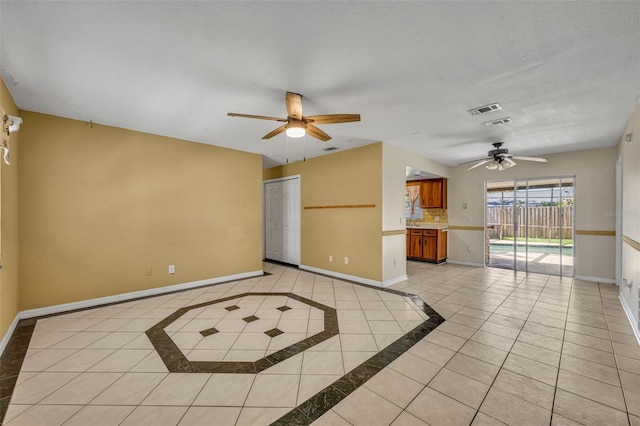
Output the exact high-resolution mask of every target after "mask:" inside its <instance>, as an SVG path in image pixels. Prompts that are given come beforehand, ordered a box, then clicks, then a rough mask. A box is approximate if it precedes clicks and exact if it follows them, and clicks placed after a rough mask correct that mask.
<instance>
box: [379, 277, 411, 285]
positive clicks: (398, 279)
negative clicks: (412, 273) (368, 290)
mask: <svg viewBox="0 0 640 426" xmlns="http://www.w3.org/2000/svg"><path fill="white" fill-rule="evenodd" d="M408 279H409V277H407V274H404V275H400V276H399V277H395V278H391V279H390V280H385V281H383V282H382V287H389V286H391V285H394V284H398V283H400V282H402V281H406V280H408Z"/></svg>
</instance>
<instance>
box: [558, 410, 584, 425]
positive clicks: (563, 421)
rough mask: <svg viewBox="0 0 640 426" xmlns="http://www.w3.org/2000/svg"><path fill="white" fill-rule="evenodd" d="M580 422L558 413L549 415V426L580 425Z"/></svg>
mask: <svg viewBox="0 0 640 426" xmlns="http://www.w3.org/2000/svg"><path fill="white" fill-rule="evenodd" d="M580 425H582V423H578V422H574V421H573V420H571V419H568V418H566V417H564V416H561V415H560V414H558V413H553V414H552V415H551V426H580Z"/></svg>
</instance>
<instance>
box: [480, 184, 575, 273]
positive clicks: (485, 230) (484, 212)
mask: <svg viewBox="0 0 640 426" xmlns="http://www.w3.org/2000/svg"><path fill="white" fill-rule="evenodd" d="M545 179H558V182H559V184H560V191H562V187H563V184H564V180H565V179H571V180H572V181H573V217H572V221H571V224H572V228H573V229H572V232H571V234H572V235H573V248H572V256H573V275H572V277H575V276H576V267H577V261H576V260H577V259H576V204H577V191H576V187H577V178H576V175H568V174H567V175H556V176H536V177H526V178H509V179H487V180H485V181H484V208H483V215H484V239H485V244H483V248H484V256H483V260H484V263H485V267H486V266H489V265H490V260H491V259H490V253H487V250H488V248H489V244H488V242H487V240H488V238H487V235H488V233H487V231H488V228H487V193H488V189H489V184H491V183H495V182H503V183H508V182H512V183H513V205H514V206H515V204H516V201H517V194H516V183H517V182H525V183H526V190H527V200H528V193H529V182H530V181H535V180H545ZM514 214H515V208H514ZM528 219H529V218H528V214H527V219H526V221H527V224H526V228H525V229H526V231H525V232H526V235H527V236H526V239H527V240H528V238H529V237H528V221H529V220H528ZM514 227H515V218H514ZM515 235H516V230H515V229H514V239H513V246H514V248H513V250H514V251H513V271H518V269H517V267H516V264H517V249H516V245H517V244H516V243H517V241H516V240H517V238H516V237H515ZM525 247H526V249H525V250H526V251H525V253H527V252H528V247H527V246H525ZM488 254H489V255H488ZM560 254H561V255H560V265H559V266H560V274H559V276H563V275H562V248H560ZM528 266H529V265H528V261H526V262H525V270H524V271H522V270H521V272H529V270H528V269H529V268H528Z"/></svg>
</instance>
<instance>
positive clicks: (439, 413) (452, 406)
mask: <svg viewBox="0 0 640 426" xmlns="http://www.w3.org/2000/svg"><path fill="white" fill-rule="evenodd" d="M406 410H407V411H408V412H409V413H410V414H413V415H414V416H416V417H418V418H419V419H421V420H423V421H424V422H426V423H428V424H430V425H451V426H456V425H460V426H463V425H469V424H471V421H472V419H473V416H474V414H475V413H476V410H474V409H473V408H470V407H468V406H466V405H464V404H462V403H460V402H458V401H456V400H454V399H451V398H449V397H448V396H446V395H443V394H441V393H440V392H437V391H435V390H433V389H431V388H429V387H427V388H425V389H424V390H423V391H422V392H421V393H420V394H419V395H418V396H417V397H416V398H415V399H414V400H413V402H411V404H409V406H408V407H407V409H406Z"/></svg>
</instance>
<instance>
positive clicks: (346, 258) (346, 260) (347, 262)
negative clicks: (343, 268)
mask: <svg viewBox="0 0 640 426" xmlns="http://www.w3.org/2000/svg"><path fill="white" fill-rule="evenodd" d="M344 264H345V265H348V264H349V258H348V257H345V258H344Z"/></svg>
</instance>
